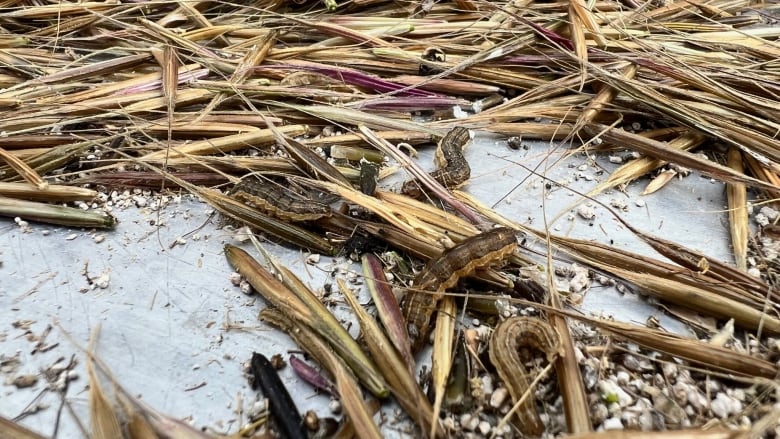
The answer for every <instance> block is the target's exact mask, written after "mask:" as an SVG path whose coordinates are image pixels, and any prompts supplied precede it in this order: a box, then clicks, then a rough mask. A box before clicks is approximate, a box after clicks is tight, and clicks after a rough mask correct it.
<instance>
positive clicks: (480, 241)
mask: <svg viewBox="0 0 780 439" xmlns="http://www.w3.org/2000/svg"><path fill="white" fill-rule="evenodd" d="M516 248H517V240H516V238H515V232H514V230H512V229H510V228H507V227H499V228H495V229H492V230H489V231H487V232H483V233H480V234H479V235H475V236H472V237H470V238H467V239H465V240H463V241H462V242H460V243H459V244H458V245H456V246H455V247H452V248H450V249H448V250H446V251H444V252H443V253H442V254H441V255H440V256H439V257H437V258H434V259H431V260H430V262H428V264H427V265H426V266H425V268H424V269H423V270H422V271H421V272H420V273H419V274H418V275H417V277H416V278H415V280H414V288H415V291H410V292H409V293H407V295H406V297H405V298H404V301H403V303H402V306H401V309H402V312H403V314H404V317H405V318H406V322H407V328H408V331H409V339H410V340H411V344H412V352H417V351H419V350H420V349H421V348H422V346H423V345H424V344H425V341H426V340H427V338H428V333H429V331H430V321H431V316H432V315H433V311H434V310H435V309H436V305H437V303H438V302H439V300H441V298H442V297H444V292H445V291H446V290H447V289H448V288H452V287H454V286H455V285H456V284H457V283H458V281H459V280H460V278H462V277H464V276H468V275H470V274H472V273H474V271H475V270H476V269H478V268H482V267H486V266H488V265H490V264H491V263H493V262H497V261H500V260H503V259H504V258H506V257H507V256H509V255H510V254H512V253H513V252H514V251H515V249H516Z"/></svg>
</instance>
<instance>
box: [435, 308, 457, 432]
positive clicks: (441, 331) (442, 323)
mask: <svg viewBox="0 0 780 439" xmlns="http://www.w3.org/2000/svg"><path fill="white" fill-rule="evenodd" d="M457 312H458V307H457V305H456V304H455V299H453V298H452V297H445V298H444V299H442V300H441V302H439V309H438V312H437V314H436V329H435V330H434V333H433V334H434V336H433V340H434V341H433V361H432V364H431V380H432V381H433V395H434V397H433V401H434V402H433V412H432V415H433V416H435V417H436V418H438V413H439V411H440V410H441V404H442V401H443V400H444V392H445V389H446V387H447V381H448V379H449V377H450V370H451V369H452V358H453V356H454V352H453V346H454V345H455V318H456V315H457ZM437 425H438V423H437V422H436V419H435V418H434V419H431V434H430V437H434V436H436V430H435V429H436V427H437Z"/></svg>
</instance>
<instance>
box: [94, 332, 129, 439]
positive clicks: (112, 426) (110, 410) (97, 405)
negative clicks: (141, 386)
mask: <svg viewBox="0 0 780 439" xmlns="http://www.w3.org/2000/svg"><path fill="white" fill-rule="evenodd" d="M98 332H99V329H95V331H94V332H93V334H92V339H91V341H90V347H89V356H88V357H87V376H88V378H89V419H90V421H91V423H92V437H93V438H96V439H116V438H120V437H122V427H121V426H120V424H119V418H118V417H117V414H116V411H115V409H114V407H113V405H112V404H111V402H110V400H109V398H108V397H107V396H106V394H105V393H104V392H103V387H102V386H101V385H100V380H99V379H98V376H97V373H96V372H95V364H94V359H93V355H94V354H95V352H94V344H95V343H96V342H97V340H96V338H97V334H98Z"/></svg>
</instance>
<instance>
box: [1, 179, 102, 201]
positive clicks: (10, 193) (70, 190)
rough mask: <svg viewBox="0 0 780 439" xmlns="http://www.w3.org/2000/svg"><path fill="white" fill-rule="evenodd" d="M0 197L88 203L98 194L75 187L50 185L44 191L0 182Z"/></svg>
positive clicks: (26, 184)
mask: <svg viewBox="0 0 780 439" xmlns="http://www.w3.org/2000/svg"><path fill="white" fill-rule="evenodd" d="M0 196H4V197H8V198H21V199H24V200H32V201H51V202H57V203H65V202H69V201H88V200H92V199H94V198H95V197H97V196H98V192H97V191H95V190H92V189H87V188H82V187H77V186H62V185H52V184H50V185H49V187H47V188H46V189H39V188H38V187H36V186H33V185H31V184H29V183H4V182H0Z"/></svg>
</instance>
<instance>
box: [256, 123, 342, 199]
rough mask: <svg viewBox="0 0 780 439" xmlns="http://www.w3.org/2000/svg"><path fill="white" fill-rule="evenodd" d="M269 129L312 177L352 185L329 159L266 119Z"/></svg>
mask: <svg viewBox="0 0 780 439" xmlns="http://www.w3.org/2000/svg"><path fill="white" fill-rule="evenodd" d="M266 125H268V129H270V130H271V132H272V133H273V134H274V139H276V142H277V143H279V144H280V145H282V146H283V147H284V149H285V151H287V154H289V155H290V157H292V158H293V160H294V161H295V163H297V164H298V166H300V167H301V168H302V169H304V170H305V171H306V173H307V174H309V175H310V176H311V177H313V178H316V179H326V180H328V181H331V182H333V183H336V184H342V185H344V186H345V187H351V186H352V185H351V184H350V182H349V180H347V179H346V178H345V177H344V176H343V175H341V173H340V172H339V171H338V170H337V169H336V168H335V167H334V166H333V165H331V164H330V163H328V161H327V160H325V159H324V158H322V157H320V156H319V155H318V154H317V153H316V152H314V151H312V150H311V149H309V148H307V147H306V146H305V145H303V144H301V143H300V142H298V141H296V140H295V139H292V138H290V137H289V136H286V135H285V134H283V133H282V132H281V131H279V130H278V129H276V127H275V126H274V125H273V123H272V122H271V121H270V120H266Z"/></svg>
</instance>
